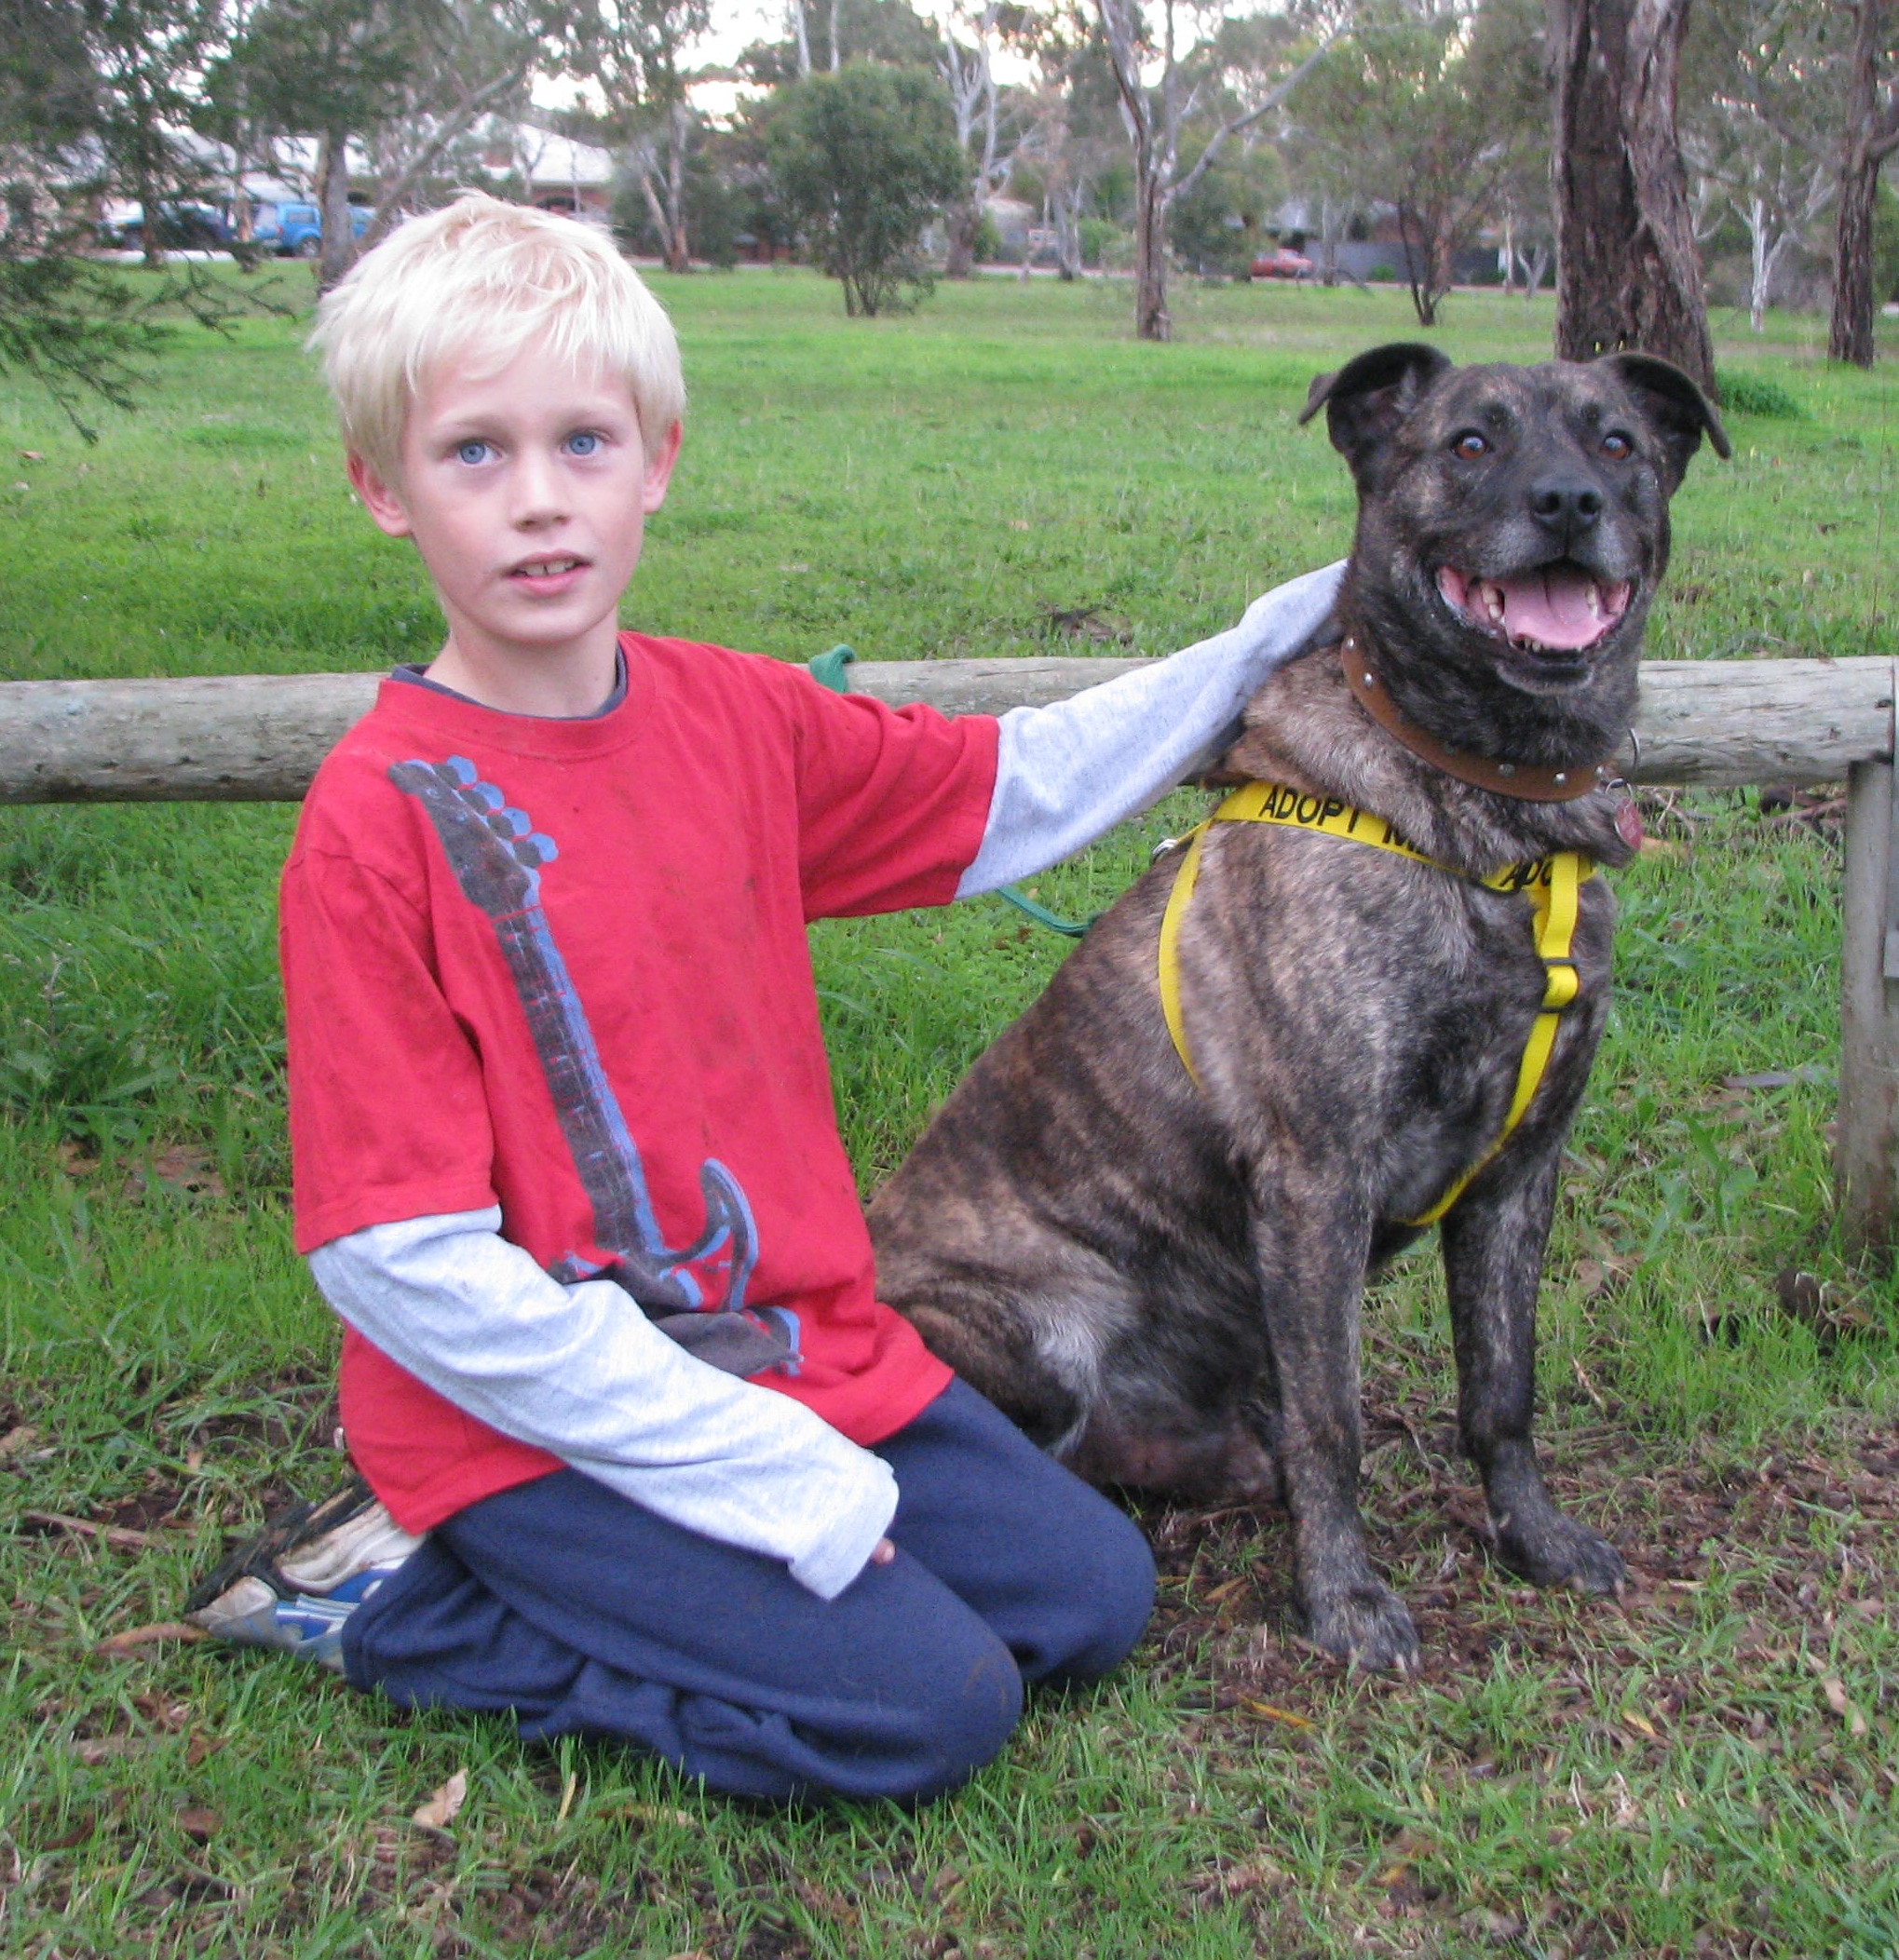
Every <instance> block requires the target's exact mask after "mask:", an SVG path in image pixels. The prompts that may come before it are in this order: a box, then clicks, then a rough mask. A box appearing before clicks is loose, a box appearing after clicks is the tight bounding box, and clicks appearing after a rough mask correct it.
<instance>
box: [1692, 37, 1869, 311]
mask: <svg viewBox="0 0 1899 1960" xmlns="http://www.w3.org/2000/svg"><path fill="white" fill-rule="evenodd" d="M1820 20H1821V17H1820V16H1819V15H1817V14H1816V13H1815V11H1814V9H1813V8H1812V7H1811V4H1810V0H1706V4H1705V5H1704V6H1703V7H1702V9H1701V10H1700V11H1699V13H1698V14H1697V17H1696V20H1695V26H1694V29H1693V31H1692V35H1691V39H1690V42H1689V54H1688V59H1689V63H1690V65H1691V68H1692V71H1693V76H1694V86H1693V87H1692V88H1690V89H1689V97H1688V108H1687V111H1686V113H1685V115H1684V116H1683V118H1682V151H1683V154H1684V155H1686V156H1687V157H1688V158H1689V162H1690V163H1691V164H1692V165H1693V167H1694V169H1696V171H1697V172H1699V173H1700V175H1701V176H1702V178H1703V179H1705V180H1707V181H1708V182H1711V183H1713V184H1714V185H1716V186H1718V189H1719V195H1720V196H1722V197H1723V198H1725V200H1726V202H1727V204H1728V206H1729V209H1730V210H1732V211H1733V213H1734V215H1735V217H1736V218H1737V219H1739V220H1740V222H1741V223H1742V225H1743V227H1744V228H1745V230H1746V233H1747V237H1748V245H1749V255H1750V258H1751V260H1752V277H1751V278H1750V281H1749V295H1748V314H1749V318H1750V322H1751V324H1752V326H1753V328H1754V331H1755V332H1757V333H1759V332H1761V331H1764V330H1765V327H1766V313H1767V304H1768V300H1769V298H1770V292H1771V289H1772V285H1773V278H1774V274H1775V272H1776V270H1777V269H1778V268H1779V265H1780V263H1781V260H1782V258H1783V257H1784V254H1785V253H1786V251H1787V250H1788V248H1789V247H1790V246H1793V245H1795V244H1796V243H1797V242H1798V241H1799V240H1800V239H1801V238H1802V237H1804V236H1805V234H1806V232H1807V230H1808V228H1809V227H1810V226H1811V224H1812V222H1813V220H1814V219H1815V218H1817V217H1818V216H1819V215H1820V213H1821V212H1822V211H1823V210H1824V209H1825V208H1826V206H1827V204H1828V203H1829V202H1830V201H1831V199H1832V197H1833V196H1834V193H1835V191H1836V189H1837V188H1838V185H1837V182H1836V178H1835V169H1834V163H1835V158H1834V155H1833V150H1834V124H1835V121H1836V120H1837V116H1838V88H1837V80H1838V77H1837V76H1836V75H1835V74H1833V73H1832V71H1833V70H1835V69H1837V67H1838V59H1837V54H1838V50H1836V49H1834V48H1830V47H1828V46H1827V45H1826V37H1825V36H1824V34H1822V33H1817V32H1816V31H1815V30H1816V27H1817V26H1818V25H1819V22H1820Z"/></svg>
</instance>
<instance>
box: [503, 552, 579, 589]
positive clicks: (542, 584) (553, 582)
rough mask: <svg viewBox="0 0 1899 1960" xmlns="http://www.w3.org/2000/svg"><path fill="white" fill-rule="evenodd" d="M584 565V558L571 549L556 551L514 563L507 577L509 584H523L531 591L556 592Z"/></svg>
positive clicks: (571, 579)
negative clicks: (542, 556)
mask: <svg viewBox="0 0 1899 1960" xmlns="http://www.w3.org/2000/svg"><path fill="white" fill-rule="evenodd" d="M586 567H587V561H586V560H585V559H584V558H576V557H575V556H574V554H573V553H572V552H571V551H557V552H553V553H551V554H549V556H548V557H546V558H531V559H529V560H527V561H526V562H525V563H522V564H519V565H516V566H515V567H514V568H513V570H512V571H510V572H509V574H508V578H509V584H511V585H518V586H525V587H526V588H528V590H530V591H533V592H557V591H560V590H562V589H563V588H565V587H566V586H568V585H570V584H571V583H572V582H573V579H574V576H575V574H577V573H579V572H582V571H585V570H586Z"/></svg>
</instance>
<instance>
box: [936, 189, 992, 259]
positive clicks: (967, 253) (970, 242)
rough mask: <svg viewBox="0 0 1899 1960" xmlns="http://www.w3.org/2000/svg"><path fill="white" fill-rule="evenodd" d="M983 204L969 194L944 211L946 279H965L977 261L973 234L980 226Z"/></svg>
mask: <svg viewBox="0 0 1899 1960" xmlns="http://www.w3.org/2000/svg"><path fill="white" fill-rule="evenodd" d="M982 224H983V207H982V206H981V205H980V204H978V203H977V202H976V201H975V200H974V199H973V198H971V199H970V201H969V202H968V203H966V204H954V205H952V206H951V207H950V208H949V210H947V211H945V212H944V213H943V236H944V238H945V240H946V250H945V251H944V253H943V277H944V278H946V279H967V278H968V277H970V270H971V268H972V267H973V266H974V265H975V263H976V234H977V232H978V231H979V230H981V229H982Z"/></svg>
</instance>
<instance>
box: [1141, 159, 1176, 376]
mask: <svg viewBox="0 0 1899 1960" xmlns="http://www.w3.org/2000/svg"><path fill="white" fill-rule="evenodd" d="M1134 337H1135V338H1136V339H1137V340H1172V339H1173V320H1172V319H1171V318H1169V317H1168V313H1167V201H1166V199H1165V197H1164V196H1162V193H1161V188H1160V172H1159V171H1158V170H1157V169H1155V168H1154V156H1153V152H1152V150H1151V149H1150V148H1149V147H1148V145H1147V144H1146V143H1145V142H1143V143H1142V144H1141V145H1140V147H1139V148H1138V149H1137V150H1136V152H1135V155H1134Z"/></svg>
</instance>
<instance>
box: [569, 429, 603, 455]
mask: <svg viewBox="0 0 1899 1960" xmlns="http://www.w3.org/2000/svg"><path fill="white" fill-rule="evenodd" d="M599 447H600V438H599V437H598V436H596V435H594V434H593V433H592V431H591V430H590V429H582V430H581V431H580V433H579V434H578V435H576V436H569V437H568V438H567V448H568V451H569V453H571V454H573V455H576V456H590V455H592V454H593V453H594V452H595V451H596V450H598V449H599Z"/></svg>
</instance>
